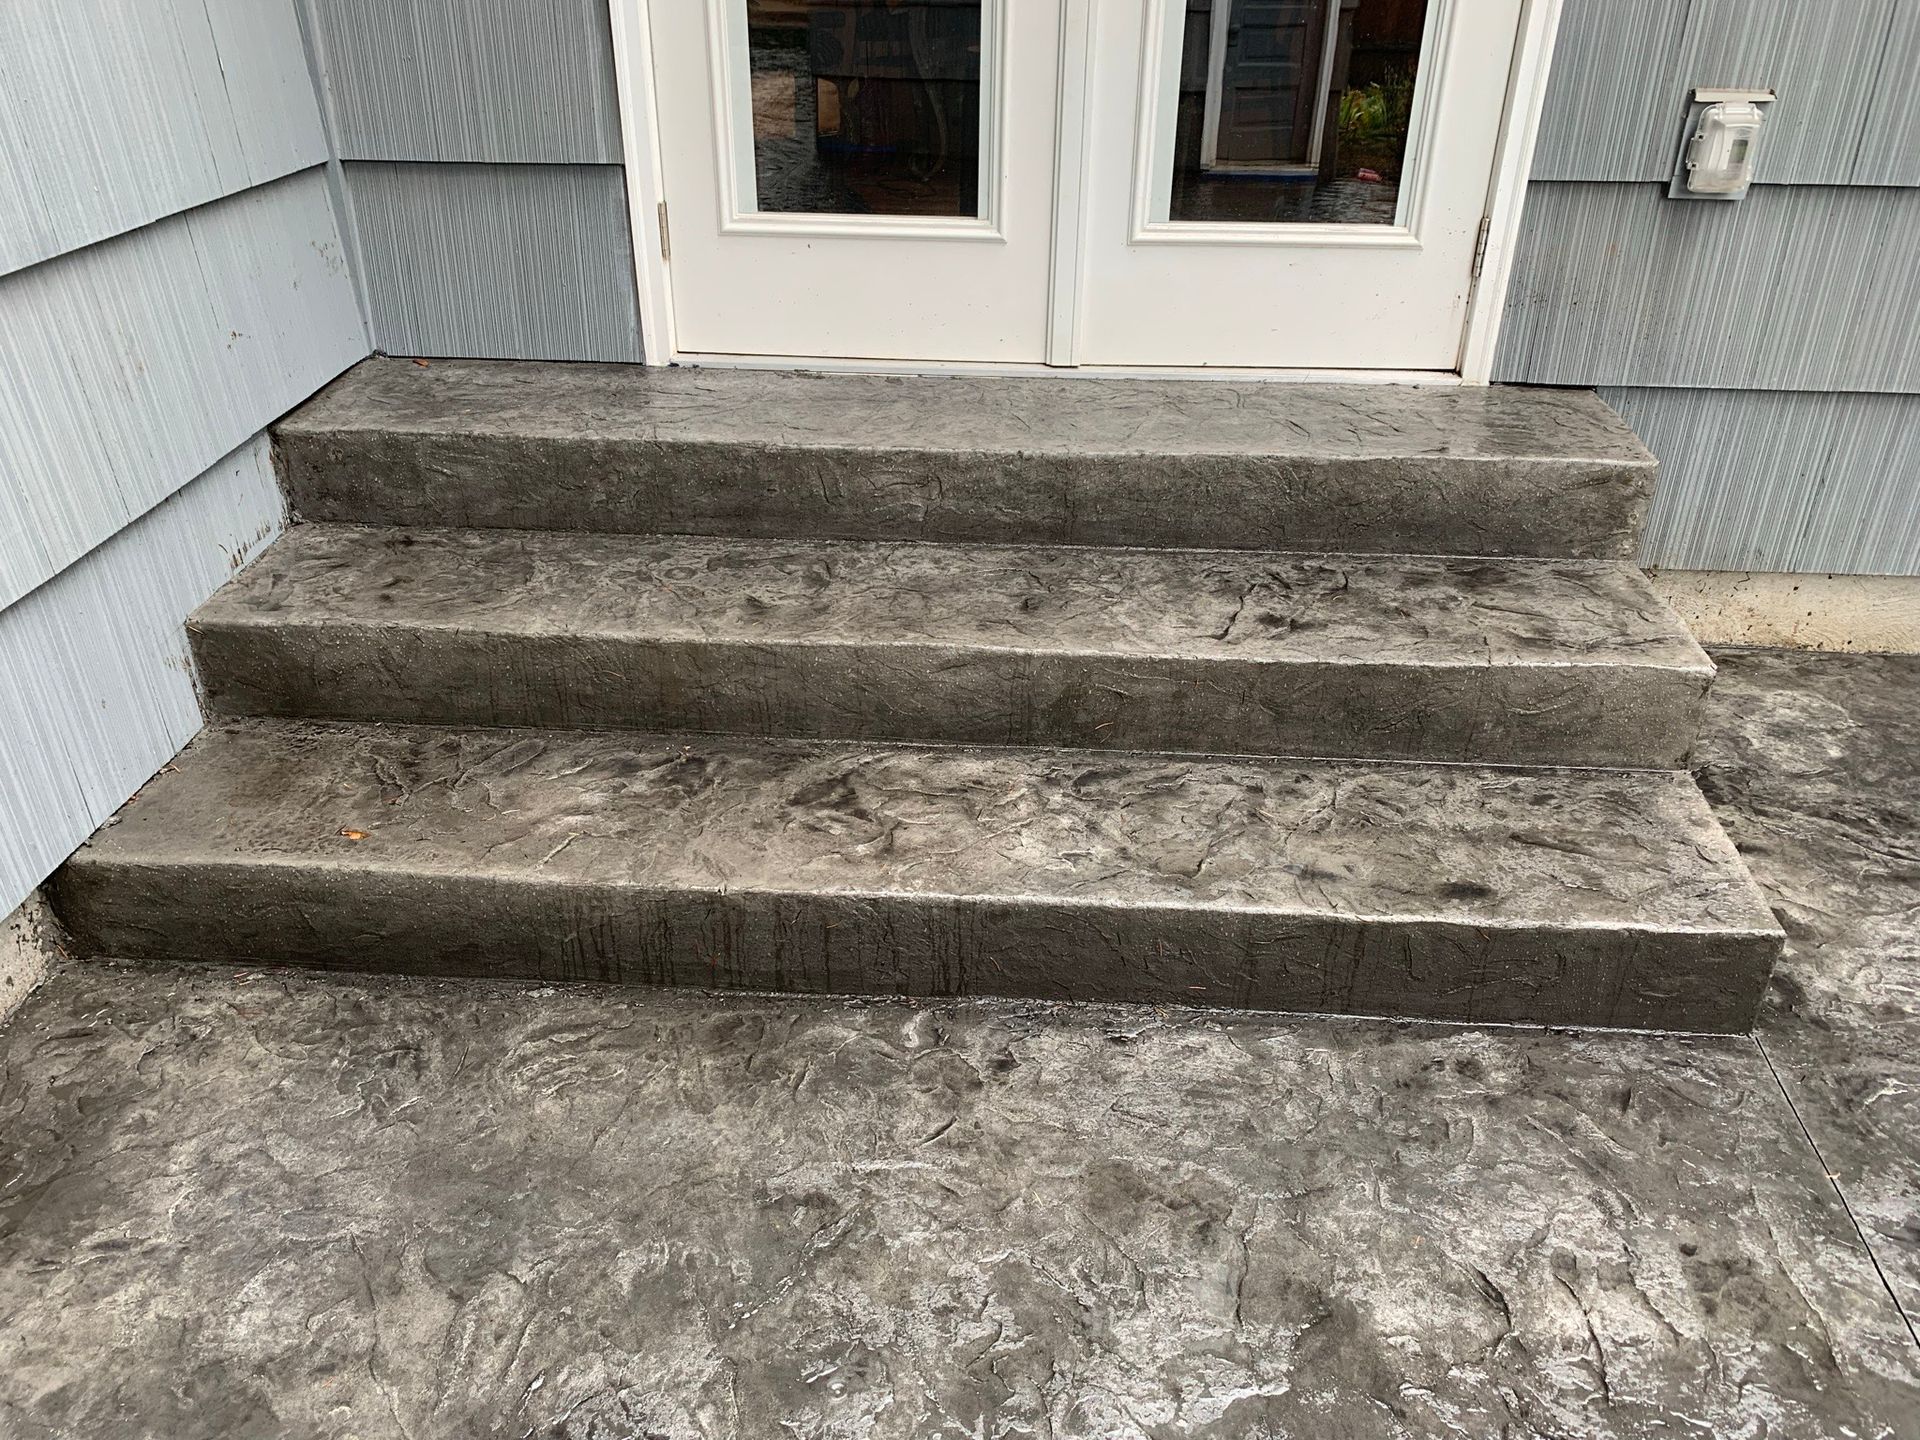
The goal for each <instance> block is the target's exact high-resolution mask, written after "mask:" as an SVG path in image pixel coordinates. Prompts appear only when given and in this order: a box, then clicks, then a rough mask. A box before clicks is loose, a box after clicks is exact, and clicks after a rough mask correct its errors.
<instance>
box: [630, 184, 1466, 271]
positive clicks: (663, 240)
mask: <svg viewBox="0 0 1920 1440" xmlns="http://www.w3.org/2000/svg"><path fill="white" fill-rule="evenodd" d="M655 213H657V214H658V215H659V217H660V258H661V259H662V260H671V259H673V242H672V241H671V240H669V239H668V238H667V202H666V201H664V200H662V201H661V202H660V204H659V206H658V207H657V208H656V212H655ZM1485 233H1486V232H1485V231H1484V230H1483V231H1482V232H1481V234H1482V235H1483V236H1484V235H1485ZM1475 273H1476V274H1478V273H1479V272H1478V271H1477V270H1476V271H1475Z"/></svg>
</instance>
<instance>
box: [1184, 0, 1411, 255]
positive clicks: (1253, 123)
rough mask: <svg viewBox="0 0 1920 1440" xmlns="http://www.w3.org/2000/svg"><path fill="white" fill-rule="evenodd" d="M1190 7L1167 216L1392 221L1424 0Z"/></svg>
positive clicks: (1201, 0) (1292, 0)
mask: <svg viewBox="0 0 1920 1440" xmlns="http://www.w3.org/2000/svg"><path fill="white" fill-rule="evenodd" d="M1174 3H1181V0H1174ZM1184 4H1185V6H1186V14H1185V24H1184V28H1183V31H1182V36H1181V56H1180V70H1179V105H1178V108H1177V112H1176V117H1175V121H1174V135H1173V166H1172V175H1171V186H1172V193H1171V196H1170V197H1169V203H1168V207H1167V218H1168V219H1171V220H1184V221H1257V222H1261V223H1265V224H1299V223H1308V224H1344V225H1356V224H1358V225H1391V224H1393V223H1394V218H1395V213H1396V208H1397V205H1398V202H1399V196H1400V177H1401V172H1402V169H1403V168H1404V166H1405V163H1406V159H1407V130H1408V127H1409V125H1410V124H1411V123H1412V119H1413V102H1414V90H1415V82H1416V80H1417V78H1418V76H1417V71H1418V68H1419V63H1420V43H1421V37H1422V35H1423V34H1424V33H1425V30H1426V23H1427V9H1428V0H1184ZM1163 153H1164V152H1163Z"/></svg>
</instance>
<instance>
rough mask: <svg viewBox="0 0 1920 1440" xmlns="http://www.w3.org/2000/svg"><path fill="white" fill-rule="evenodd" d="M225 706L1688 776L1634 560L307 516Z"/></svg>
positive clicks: (1697, 660) (231, 652)
mask: <svg viewBox="0 0 1920 1440" xmlns="http://www.w3.org/2000/svg"><path fill="white" fill-rule="evenodd" d="M189 630H190V633H191V634H192V636H193V644H194V653H195V658H196V660H197V661H198V664H199V670H200V675H201V678H202V680H203V682H204V683H205V685H206V687H207V691H208V695H209V700H210V704H211V705H212V707H213V709H214V710H215V711H216V712H219V713H224V714H230V715H231V714H253V715H288V716H305V717H309V718H315V719H333V718H337V719H342V720H388V721H401V722H408V721H424V722H428V723H437V724H470V725H536V726H552V727H555V728H560V729H566V728H569V727H575V726H579V727H588V728H592V727H600V726H614V727H622V728H628V729H655V730H698V731H723V732H732V733H740V734H757V735H796V736H818V737H823V738H832V739H852V738H862V739H888V740H932V741H946V742H958V743H962V744H985V745H995V744H1006V745H1067V746H1076V747H1087V748H1103V749H1121V750H1188V751H1215V752H1219V751H1226V752H1230V753H1234V754H1245V753H1259V754H1274V755H1338V756H1349V757H1364V758H1384V757H1392V758H1398V759H1410V760H1448V761H1485V762H1487V763H1490V764H1498V765H1522V764H1534V765H1620V766H1666V765H1676V764H1679V763H1680V762H1681V760H1682V758H1683V757H1684V756H1685V755H1686V753H1687V748H1688V746H1690V745H1691V744H1692V743H1693V737H1694V735H1695V733H1696V732H1697V730H1698V727H1699V719H1700V709H1701V704H1702V700H1703V697H1704V695H1705V693H1706V689H1707V685H1708V683H1709V681H1711V679H1712V678H1713V667H1712V665H1711V664H1710V663H1709V662H1708V660H1707V657H1706V655H1705V654H1704V653H1702V651H1701V650H1700V647H1699V646H1698V645H1696V644H1695V643H1694V640H1693V637H1692V636H1691V635H1689V634H1688V633H1687V631H1686V629H1685V627H1684V626H1682V625H1681V624H1680V621H1679V618H1678V617H1677V616H1675V615H1674V613H1673V611H1672V610H1671V609H1670V608H1668V606H1667V605H1666V604H1665V603H1663V602H1662V601H1661V600H1660V599H1659V598H1658V597H1657V596H1656V595H1655V594H1654V593H1653V589H1652V587H1651V586H1650V585H1649V584H1648V582H1647V578H1646V576H1645V575H1643V574H1642V573H1641V572H1640V571H1639V570H1638V569H1636V568H1635V567H1634V566H1632V565H1630V564H1627V563H1626V562H1624V561H1604V560H1486V559H1448V558H1435V557H1414V556H1389V557H1381V556H1359V555H1337V556H1329V555H1318V556H1294V555H1271V554H1262V553H1259V552H1249V551H1219V550H1202V551H1196V550H1130V549H1117V550H1116V549H1099V548H1096V547H1092V546H1034V545H1017V546H988V545H965V546H955V545H929V544H924V543H920V542H914V543H911V544H909V543H905V542H895V541H880V542H865V543H862V542H858V541H846V540H816V541H799V542H796V541H767V540H760V541H754V540H730V539H711V538H706V537H699V536H684V535H683V536H626V535H587V534H581V533H579V532H549V531H538V530H531V531H530V530H393V529H385V528H381V527H367V526H358V525H353V526H337V525H298V526H295V527H294V528H293V529H292V530H291V531H289V532H288V533H287V534H286V535H284V536H283V537H281V539H280V540H278V541H277V542H276V543H275V544H274V546H273V547H272V549H270V550H269V551H268V552H267V554H266V555H265V556H263V557H262V558H261V560H260V561H259V563H257V564H255V565H253V566H252V567H250V568H249V569H248V570H247V571H246V572H245V573H244V574H242V575H241V576H240V577H238V578H237V579H236V581H235V582H234V584H232V585H230V586H228V587H227V588H226V589H224V590H222V591H221V592H220V593H219V594H218V595H216V596H215V597H214V598H213V599H212V600H210V601H209V602H208V603H207V604H206V605H204V606H202V607H201V609H200V610H199V612H198V613H197V614H196V615H195V616H194V618H193V620H192V622H191V625H190V627H189Z"/></svg>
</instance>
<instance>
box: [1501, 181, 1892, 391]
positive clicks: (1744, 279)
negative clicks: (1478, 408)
mask: <svg viewBox="0 0 1920 1440" xmlns="http://www.w3.org/2000/svg"><path fill="white" fill-rule="evenodd" d="M1525 226H1526V243H1525V245H1524V246H1523V247H1522V249H1521V251H1520V253H1519V255H1518V257H1517V259H1516V262H1515V265H1514V272H1513V281H1512V286H1511V288H1510V289H1509V290H1508V292H1507V305H1506V313H1505V316H1504V318H1503V321H1502V330H1501V376H1502V378H1503V379H1508V380H1524V381H1527V382H1529V383H1532V384H1538V385H1675V386H1685V387H1692V388H1700V389H1724V390H1735V389H1751V390H1882V391H1894V392H1899V393H1910V392H1912V391H1915V390H1920V345H1916V344H1915V343H1914V327H1915V321H1916V318H1917V317H1920V244H1916V243H1915V237H1916V236H1917V235H1920V190H1915V189H1898V190H1896V189H1867V188H1849V187H1845V186H1834V185H1799V186H1790V185H1763V186H1756V187H1755V188H1754V190H1753V191H1752V192H1751V193H1750V194H1749V195H1748V196H1747V198H1746V199H1744V200H1742V201H1740V202H1739V203H1738V204H1721V203H1710V202H1707V201H1686V200H1670V199H1668V198H1667V194H1666V190H1665V187H1664V186H1657V185H1605V184H1585V183H1574V182H1567V181H1560V182H1555V183H1552V184H1545V185H1543V184H1535V185H1533V186H1531V187H1530V188H1529V190H1528V194H1527V214H1526V220H1525Z"/></svg>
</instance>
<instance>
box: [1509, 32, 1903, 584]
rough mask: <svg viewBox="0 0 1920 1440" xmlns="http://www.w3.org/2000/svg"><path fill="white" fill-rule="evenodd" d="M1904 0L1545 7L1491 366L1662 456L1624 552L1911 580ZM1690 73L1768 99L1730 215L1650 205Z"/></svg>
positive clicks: (1657, 193) (1658, 193)
mask: <svg viewBox="0 0 1920 1440" xmlns="http://www.w3.org/2000/svg"><path fill="white" fill-rule="evenodd" d="M1916 74H1920V0H1821V3H1818V4H1815V3H1811V0H1566V8H1565V10H1564V12H1563V18H1562V21H1561V27H1560V36H1559V43H1558V48H1557V51H1556V54H1555V58H1554V67H1553V73H1552V77H1551V79H1550V82H1549V85H1548V93H1547V103H1546V109H1545V113H1544V115H1543V117H1542V122H1541V132H1540V141H1539V145H1538V148H1537V149H1536V151H1535V155H1534V161H1533V169H1532V183H1531V184H1530V186H1529V188H1528V194H1527V204H1526V213H1525V216H1524V219H1523V222H1522V234H1521V240H1520V245H1519V248H1518V251H1517V254H1516V258H1515V264H1514V273H1513V281H1512V286H1511V288H1510V290H1509V291H1508V295H1507V300H1506V307H1505V312H1504V316H1503V321H1502V330H1501V341H1500V350H1499V355H1498V357H1497V359H1496V362H1495V378H1496V379H1500V380H1506V381H1517V382H1523V383H1529V384H1546V385H1591V386H1595V387H1598V388H1599V389H1600V391H1601V393H1602V394H1603V395H1605V396H1606V397H1607V398H1608V399H1609V400H1610V401H1611V402H1612V403H1613V404H1615V406H1616V407H1617V408H1619V409H1621V411H1622V412H1623V413H1624V414H1626V416H1627V418H1628V419H1629V420H1631V421H1632V422H1633V423H1634V424H1635V426H1636V428H1638V429H1639V430H1640V432H1641V434H1642V436H1643V437H1644V438H1645V439H1646V440H1647V442H1648V444H1649V445H1650V446H1651V447H1652V448H1653V450H1654V453H1655V454H1657V455H1659V456H1660V459H1661V464H1662V475H1661V483H1660V492H1659V496H1658V499H1657V501H1656V505H1655V511H1654V515H1653V519H1652V523H1651V525H1650V527H1649V531H1648V536H1647V542H1646V546H1645V548H1644V550H1643V552H1642V559H1643V560H1644V561H1645V562H1646V563H1648V564H1653V565H1662V566H1669V567H1673V568H1685V569H1752V570H1776V571H1805V572H1825V573H1854V574H1916V573H1920V542H1917V539H1916V528H1917V527H1920V512H1916V506H1915V503H1914V501H1913V499H1912V498H1911V497H1912V496H1913V494H1914V493H1915V492H1916V491H1920V347H1915V346H1914V344H1913V343H1912V329H1913V324H1914V317H1915V316H1916V315H1920V240H1917V238H1916V237H1917V236H1920V188H1916V187H1920V90H1916V87H1915V86H1914V85H1913V83H1912V82H1913V78H1914V76H1915V75H1916ZM1696 86H1753V87H1770V88H1772V89H1774V90H1776V91H1777V92H1778V93H1779V100H1778V102H1777V103H1776V104H1775V105H1774V106H1773V108H1772V111H1771V113H1770V116H1769V119H1768V122H1767V124H1768V130H1767V133H1766V135H1765V137H1764V138H1763V141H1762V148H1761V153H1760V159H1759V163H1758V165H1757V168H1756V179H1757V181H1758V182H1759V183H1758V184H1757V185H1756V187H1755V188H1754V190H1753V191H1752V192H1751V193H1750V194H1749V195H1748V197H1747V198H1746V199H1744V200H1742V201H1740V202H1738V203H1737V204H1724V203H1715V202H1707V201H1676V200H1670V199H1668V198H1667V196H1666V188H1667V184H1668V181H1669V179H1670V177H1671V175H1672V173H1673V167H1674V161H1675V157H1676V155H1677V153H1678V150H1679V145H1680V139H1681V130H1682V128H1683V126H1684V121H1685V116H1686V106H1687V99H1688V95H1689V92H1690V91H1691V90H1692V89H1693V88H1694V87H1696Z"/></svg>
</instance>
